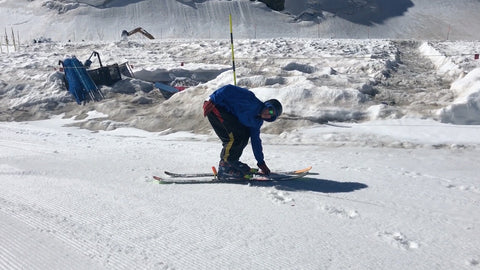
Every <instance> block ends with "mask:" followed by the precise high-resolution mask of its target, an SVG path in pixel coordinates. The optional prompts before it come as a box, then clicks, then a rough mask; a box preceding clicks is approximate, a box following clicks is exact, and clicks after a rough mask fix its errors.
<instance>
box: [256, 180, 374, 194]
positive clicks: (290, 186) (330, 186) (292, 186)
mask: <svg viewBox="0 0 480 270" xmlns="http://www.w3.org/2000/svg"><path fill="white" fill-rule="evenodd" d="M251 184H252V185H255V186H263V187H275V188H276V189H280V190H288V191H313V192H322V193H346V192H353V191H356V190H360V189H364V188H367V187H368V185H366V184H363V183H358V182H338V181H333V180H326V179H320V178H315V177H304V178H301V179H297V180H292V181H276V182H260V181H259V182H254V183H251Z"/></svg>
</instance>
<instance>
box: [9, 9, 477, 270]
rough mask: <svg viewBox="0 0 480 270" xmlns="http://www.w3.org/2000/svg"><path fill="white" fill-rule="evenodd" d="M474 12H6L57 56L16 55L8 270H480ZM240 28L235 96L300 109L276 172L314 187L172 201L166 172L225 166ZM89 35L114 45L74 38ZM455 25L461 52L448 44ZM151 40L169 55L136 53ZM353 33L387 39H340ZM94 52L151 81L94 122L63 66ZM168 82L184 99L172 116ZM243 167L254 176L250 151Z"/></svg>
mask: <svg viewBox="0 0 480 270" xmlns="http://www.w3.org/2000/svg"><path fill="white" fill-rule="evenodd" d="M337 2H338V1H337ZM347 2H348V3H356V4H361V3H363V2H364V3H370V4H372V6H371V9H369V10H372V11H375V10H378V9H375V8H374V7H376V8H380V7H382V3H384V2H385V1H345V3H347ZM458 2H459V1H454V0H451V1H448V0H442V1H440V3H438V5H436V6H428V5H427V1H422V0H417V1H399V2H398V6H396V7H397V8H398V9H397V10H393V9H392V10H389V12H390V13H388V14H389V15H388V16H390V17H388V16H386V15H385V14H383V15H382V14H379V13H375V14H376V15H371V18H370V17H369V16H370V15H369V14H365V13H364V12H363V13H362V12H360V13H359V14H357V15H358V16H354V15H355V14H351V13H343V15H342V14H340V13H339V14H337V15H338V16H334V14H333V13H332V12H333V10H334V9H335V8H338V6H335V5H334V4H332V3H333V2H332V3H330V2H328V1H318V3H323V5H316V4H315V1H286V8H287V11H285V12H273V11H270V10H268V9H267V8H266V7H265V5H264V4H262V3H259V2H253V1H213V0H212V1H193V0H190V1H188V0H182V1H180V0H179V1H173V0H171V1H161V4H158V5H155V4H153V3H154V2H153V1H147V0H145V1H100V0H98V1H78V2H73V1H72V2H69V1H26V2H21V1H9V0H3V1H1V0H0V5H1V6H2V9H0V14H1V16H0V26H1V25H2V23H3V24H6V23H5V22H9V23H11V22H16V23H15V24H14V25H15V27H18V29H23V30H21V32H22V35H20V36H25V37H27V36H28V38H37V37H41V36H43V37H45V38H46V40H42V43H35V44H34V43H31V42H22V43H21V45H20V47H17V48H14V47H13V45H11V44H10V46H8V47H7V46H6V44H5V42H4V39H2V44H1V49H2V50H1V53H0V55H1V58H0V70H1V72H0V120H1V122H0V217H1V218H0V269H479V267H480V247H479V245H478V243H479V242H480V214H479V213H480V211H479V208H480V180H479V178H478V172H479V169H478V164H480V153H479V149H480V136H478V134H480V60H477V59H475V58H476V54H478V53H480V44H479V43H478V41H475V38H478V36H477V37H476V36H475V35H476V34H478V28H475V27H472V28H467V27H466V26H465V25H463V24H467V23H468V22H478V16H477V15H476V13H475V12H473V11H476V10H478V7H479V6H480V3H479V2H478V1H468V0H462V1H461V2H462V4H461V5H460V4H458ZM295 3H296V5H295ZM318 3H317V4H318ZM329 3H330V4H329ZM338 3H341V2H338ZM338 3H337V4H338ZM338 5H340V4H338ZM456 5H458V9H452V8H451V7H452V6H453V7H455V8H456V7H457V6H456ZM158 6H161V7H163V8H164V9H165V11H160V9H157V8H158ZM360 6H361V7H363V8H366V7H365V6H364V5H360ZM367 6H368V5H367ZM232 7H238V8H237V9H235V8H232ZM149 8H150V9H151V11H148V9H149ZM322 8H323V9H322ZM475 8H477V9H475ZM52 10H56V11H55V12H53V11H52ZM132 10H133V11H134V12H133V13H132ZM232 10H233V11H235V12H232ZM304 11H305V12H304ZM363 11H365V10H363ZM162 12H163V13H162ZM165 12H167V13H168V12H169V13H172V14H175V16H176V17H175V16H173V15H169V14H167V13H165ZM469 12H470V13H469ZM230 13H233V18H234V27H233V29H234V35H235V34H236V33H238V38H236V39H235V42H234V46H235V59H236V67H237V68H236V79H237V84H238V85H239V86H242V87H246V88H249V89H250V90H252V91H253V92H254V93H255V94H256V95H257V97H259V98H260V99H262V100H266V99H269V98H277V99H279V100H280V101H281V102H282V104H283V105H284V114H283V115H282V116H281V117H280V119H278V120H277V121H275V122H273V123H266V124H265V125H264V127H263V129H262V131H263V133H262V141H263V144H264V153H265V157H266V163H267V164H268V165H269V167H270V169H272V170H273V171H284V170H295V169H301V168H304V167H307V166H312V167H313V169H312V171H311V172H312V173H311V174H309V175H308V176H307V177H305V178H302V179H300V180H295V181H285V182H251V183H242V184H239V183H215V184H170V185H160V184H158V183H157V182H156V181H154V180H153V178H152V176H153V175H158V176H160V177H168V176H166V175H165V174H164V173H163V172H164V171H165V170H168V171H173V172H186V173H195V172H209V171H211V169H210V168H211V167H212V166H216V165H217V164H218V159H219V152H220V150H221V143H220V141H219V139H218V138H217V137H216V136H215V134H214V133H213V131H212V129H211V127H210V126H209V123H208V121H207V120H206V119H205V118H204V117H203V114H202V103H203V101H204V100H205V98H207V97H208V95H209V94H211V93H212V92H213V91H214V90H216V89H217V88H219V87H221V86H223V85H225V84H229V83H230V84H231V83H233V76H234V74H233V72H232V68H231V64H232V63H231V60H232V59H231V47H230V33H229V28H228V25H227V27H224V26H225V25H223V24H224V23H222V22H221V20H225V22H227V24H228V15H229V14H230ZM432 13H435V14H437V15H438V16H437V17H428V16H424V15H426V14H432ZM122 14H123V15H122ZM129 14H134V15H131V16H132V17H128V15H129ZM140 14H141V15H140ZM159 14H160V15H163V16H160V17H162V18H164V19H163V20H162V21H161V22H162V23H163V24H162V26H161V27H160V26H158V25H157V26H156V24H159V19H158V18H159ZM179 14H183V15H182V16H179ZM349 14H350V15H349ZM459 14H461V16H463V18H465V21H464V22H457V21H456V19H458V16H459ZM307 15H308V16H307ZM347 15H349V16H347ZM367 15H369V16H367ZM170 16H172V17H170ZM206 16H210V17H206ZM312 16H313V17H315V16H316V18H317V19H315V20H313V21H311V20H310V21H308V20H307V21H305V19H306V18H310V19H311V18H313V17H312ZM186 17H192V18H193V19H192V20H191V21H189V23H186V24H182V23H179V21H180V22H182V21H183V20H184V19H183V18H186ZM252 17H254V18H256V19H258V20H261V21H262V24H261V25H260V24H258V25H251V24H250V25H249V24H248V23H246V21H248V20H249V18H252ZM387 17H388V18H387ZM69 18H70V19H71V20H70V21H72V22H74V23H73V24H70V23H69V22H70V21H69ZM153 18H156V19H155V20H153ZM173 18H176V19H175V20H173ZM179 18H181V19H179ZM368 18H370V19H368ZM209 19H211V20H209ZM89 20H90V21H92V22H95V24H96V27H97V28H96V29H98V25H102V26H103V27H102V29H103V30H102V32H99V30H92V29H89V27H90V26H85V29H84V31H80V29H76V30H74V31H72V29H73V28H72V27H74V25H75V24H77V25H78V24H84V23H82V21H89ZM302 20H303V21H302ZM379 20H380V21H379ZM440 20H443V21H444V23H445V24H446V25H450V29H451V30H450V31H451V33H450V37H451V38H453V39H456V41H451V40H436V39H437V38H438V37H442V36H443V35H444V33H439V32H436V30H435V29H436V28H435V27H438V21H440ZM31 21H37V22H38V23H37V25H35V26H34V27H31V29H30V30H29V31H27V29H28V28H22V27H25V26H26V25H29V24H28V23H27V22H31ZM52 21H56V22H58V24H52V23H51V22H52ZM120 21H126V22H128V23H129V24H128V25H122V24H121V23H119V22H120ZM185 21H188V20H185ZM194 22H195V23H194ZM368 22H370V23H372V22H373V24H369V23H368ZM418 24H422V25H423V26H422V27H423V28H418V27H415V26H416V25H418ZM30 25H31V24H30ZM138 25H141V26H143V27H145V26H146V27H145V28H146V29H147V30H149V32H151V33H152V34H154V35H155V36H157V37H159V38H157V39H155V40H147V39H146V38H145V37H142V36H135V37H133V36H131V37H128V39H121V38H120V32H121V30H122V29H124V28H128V29H129V28H130V27H136V26H138ZM280 25H281V26H282V27H283V26H285V27H286V28H284V29H285V32H284V33H280V31H279V30H278V29H277V28H274V26H276V27H278V26H280ZM338 25H341V26H342V27H344V26H345V28H344V30H345V31H344V32H341V33H340V32H335V31H331V30H332V29H336V30H338V29H339V28H335V27H333V26H338ZM442 25H444V24H442ZM477 25H478V24H477ZM7 26H8V28H7V31H6V33H7V35H9V36H10V35H11V33H10V25H6V27H7ZM155 26H156V27H155ZM347 26H348V27H347ZM42 27H43V28H44V32H42V31H41V29H42ZM169 27H171V29H172V31H171V32H169V31H167V30H166V29H170V28H169ZM329 27H332V28H329ZM342 27H340V28H342ZM161 29H165V30H161ZM178 29H182V31H178ZM245 29H249V30H248V31H250V30H252V29H253V30H254V31H256V32H255V33H256V35H258V36H253V35H250V34H248V35H247V34H245V33H246V32H245V31H246V30H245ZM273 29H275V30H273ZM308 29H310V30H308ZM319 29H320V30H321V31H325V33H322V35H319V32H317V31H319ZM342 29H343V28H342ZM362 29H363V30H362ZM412 29H415V31H413V32H412ZM430 29H433V30H431V31H430ZM472 29H473V30H472ZM200 30H201V31H200ZM162 31H163V32H162ZM237 31H238V32H237ZM242 31H244V32H242ZM309 31H310V32H309ZM311 31H313V32H311ZM350 31H353V32H356V33H357V34H358V35H364V34H365V33H366V32H368V33H369V35H372V36H375V37H378V39H366V37H365V36H362V37H363V38H365V39H336V38H330V37H338V36H341V37H354V38H358V37H359V36H356V35H350V34H351V33H352V32H350ZM13 32H15V31H13ZM194 32H195V33H196V34H195V35H193V34H192V35H191V36H187V37H185V36H176V35H175V36H172V33H180V34H185V33H194ZM307 32H308V33H316V34H315V35H313V36H311V35H310V34H308V35H310V36H308V35H307V34H306V33H307ZM27 33H28V35H27ZM72 33H74V35H76V37H75V38H72V37H71V36H70V35H71V34H72ZM79 33H82V35H83V34H84V36H81V35H80V34H79ZM105 33H115V35H113V34H112V35H110V34H108V35H107V34H105ZM117 33H118V35H117ZM208 33H210V34H208ZM349 33H350V34H349ZM412 33H415V34H414V35H412ZM159 34H160V35H159ZM324 34H325V35H328V36H324ZM429 35H432V36H429ZM172 37H173V38H174V39H173V38H172ZM219 37H220V38H219ZM260 37H262V38H260ZM319 37H320V38H319ZM324 37H328V38H327V39H325V38H324ZM420 37H421V38H422V39H419V38H420ZM48 38H52V40H50V41H49V39H48ZM398 38H408V39H398ZM68 39H71V40H70V41H67V40H68ZM80 39H85V40H84V41H79V40H80ZM43 41H47V42H43ZM93 51H97V52H98V53H99V54H100V56H101V60H102V62H103V64H107V65H108V64H113V63H119V64H120V63H125V62H127V63H129V65H131V66H132V69H133V71H134V75H135V78H128V77H124V78H123V79H122V80H121V81H119V82H117V83H116V84H114V85H112V86H102V87H101V88H100V89H101V91H102V92H103V93H104V95H105V99H104V100H101V101H99V102H89V103H87V104H85V105H77V103H76V102H75V100H74V98H73V97H72V96H71V95H70V94H69V93H68V91H67V90H66V89H65V85H64V81H63V71H62V70H61V69H60V66H59V65H58V61H59V60H63V59H65V58H66V57H70V56H72V55H75V56H77V57H78V58H79V59H80V60H81V61H84V60H86V59H87V58H88V57H89V56H90V54H91V53H92V52H93ZM96 67H99V62H98V59H95V60H94V63H93V64H92V68H96ZM157 81H161V82H164V83H169V84H171V85H174V86H182V87H185V88H186V89H185V90H184V91H181V92H179V93H177V94H175V95H173V96H172V97H170V98H169V99H166V98H165V97H164V96H163V95H162V94H161V93H160V91H159V90H158V89H157V88H155V86H154V82H157ZM242 161H244V162H246V163H248V164H250V165H252V166H254V165H255V163H256V162H255V159H254V157H253V153H252V151H251V150H250V147H249V146H247V148H246V149H245V151H244V154H243V156H242Z"/></svg>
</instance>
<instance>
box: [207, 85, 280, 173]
mask: <svg viewBox="0 0 480 270" xmlns="http://www.w3.org/2000/svg"><path fill="white" fill-rule="evenodd" d="M281 114H282V104H281V103H280V102H279V101H278V100H276V99H270V100H267V101H265V102H262V101H260V100H259V99H258V98H257V97H256V96H255V94H254V93H253V92H251V91H249V90H248V89H245V88H241V87H238V86H234V85H226V86H223V87H221V88H219V89H218V90H216V91H215V92H214V93H213V94H211V95H210V97H209V99H208V100H206V101H205V102H204V103H203V115H204V116H206V117H208V120H209V122H210V124H211V125H212V127H213V129H214V131H215V133H216V134H217V136H218V137H219V138H220V140H221V141H222V145H223V148H222V151H221V153H220V162H219V165H218V178H219V179H220V180H228V179H238V178H247V177H248V175H249V174H250V173H251V172H252V170H251V168H250V167H249V166H248V165H247V164H245V163H242V162H240V161H239V159H240V156H241V155H242V152H243V149H244V148H245V147H246V146H247V144H248V141H249V139H251V144H252V150H253V154H254V156H255V159H256V160H257V166H258V168H260V169H261V171H262V173H263V174H266V175H269V174H270V169H269V168H268V166H267V164H266V163H265V160H264V156H263V149H262V141H261V139H260V127H261V126H262V125H263V121H264V120H265V121H267V122H273V121H275V120H276V119H277V118H278V117H279V116H280V115H281Z"/></svg>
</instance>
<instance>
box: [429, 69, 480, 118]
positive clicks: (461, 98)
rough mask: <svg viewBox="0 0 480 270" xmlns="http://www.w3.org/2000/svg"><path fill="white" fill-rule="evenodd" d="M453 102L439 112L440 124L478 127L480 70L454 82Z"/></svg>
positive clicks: (479, 116) (479, 115) (479, 114)
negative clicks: (454, 96)
mask: <svg viewBox="0 0 480 270" xmlns="http://www.w3.org/2000/svg"><path fill="white" fill-rule="evenodd" d="M451 89H452V90H453V91H454V92H455V94H456V99H455V101H454V102H453V103H452V104H451V105H449V106H448V107H446V108H443V109H442V110H440V111H439V115H440V118H441V121H442V122H446V123H453V124H459V125H480V68H477V69H474V70H473V71H471V72H470V73H468V74H467V75H466V76H465V77H464V78H462V79H459V80H457V81H455V82H454V83H453V84H452V88H451Z"/></svg>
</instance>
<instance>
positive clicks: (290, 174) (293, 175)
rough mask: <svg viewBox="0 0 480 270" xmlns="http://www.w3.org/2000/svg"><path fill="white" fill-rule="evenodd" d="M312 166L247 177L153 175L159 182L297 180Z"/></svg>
mask: <svg viewBox="0 0 480 270" xmlns="http://www.w3.org/2000/svg"><path fill="white" fill-rule="evenodd" d="M311 168H312V167H307V168H305V169H301V170H296V171H287V172H274V173H271V174H269V175H264V174H258V173H255V174H252V175H251V176H249V177H248V178H230V179H224V180H220V179H218V178H217V177H216V176H215V174H213V173H208V174H207V173H201V174H173V175H174V176H173V177H169V178H163V177H159V176H153V179H155V180H156V181H157V182H158V183H159V184H207V183H250V182H272V181H273V182H276V181H289V180H297V179H300V178H302V177H304V176H306V175H308V174H309V171H310V169H311Z"/></svg>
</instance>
